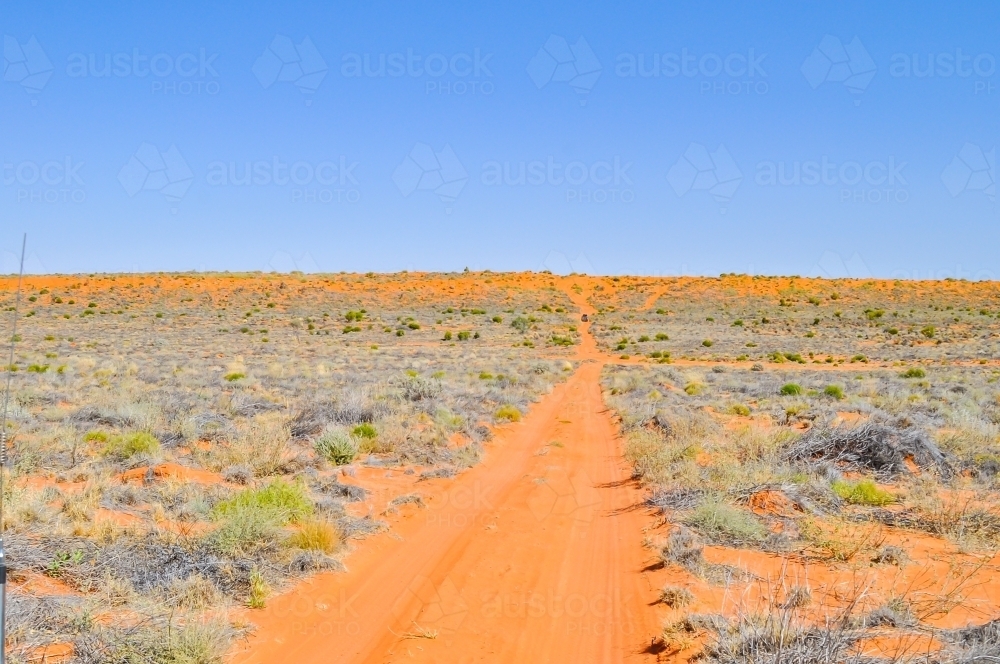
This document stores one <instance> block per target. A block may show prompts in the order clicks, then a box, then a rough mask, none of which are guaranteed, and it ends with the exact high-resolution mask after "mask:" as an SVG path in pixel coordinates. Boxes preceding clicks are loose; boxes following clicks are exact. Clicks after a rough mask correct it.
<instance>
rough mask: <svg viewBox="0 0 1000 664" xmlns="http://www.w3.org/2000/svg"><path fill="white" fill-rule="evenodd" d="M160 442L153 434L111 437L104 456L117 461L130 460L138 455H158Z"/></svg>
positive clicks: (138, 433) (143, 432) (130, 434)
mask: <svg viewBox="0 0 1000 664" xmlns="http://www.w3.org/2000/svg"><path fill="white" fill-rule="evenodd" d="M159 451H160V441H158V440H157V439H156V437H155V436H154V435H153V434H151V433H146V432H145V431H138V432H135V433H129V434H125V435H124V436H111V437H110V438H109V439H108V442H107V443H106V444H105V445H104V450H103V452H102V453H103V454H104V456H107V457H114V458H116V459H130V458H132V457H134V456H135V455H136V454H150V455H152V454H156V453H157V452H159Z"/></svg>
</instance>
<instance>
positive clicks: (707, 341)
mask: <svg viewBox="0 0 1000 664" xmlns="http://www.w3.org/2000/svg"><path fill="white" fill-rule="evenodd" d="M712 343H713V341H712V340H711V339H705V340H704V341H702V342H701V345H702V346H704V347H705V348H711V347H712Z"/></svg>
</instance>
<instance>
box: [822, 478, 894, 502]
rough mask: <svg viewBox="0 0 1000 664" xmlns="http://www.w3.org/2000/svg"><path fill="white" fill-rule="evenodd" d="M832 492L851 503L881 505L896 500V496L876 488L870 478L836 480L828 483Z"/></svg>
mask: <svg viewBox="0 0 1000 664" xmlns="http://www.w3.org/2000/svg"><path fill="white" fill-rule="evenodd" d="M830 488H831V489H833V492H834V493H835V494H837V495H838V496H840V497H841V498H842V499H843V500H845V501H847V502H848V503H851V504H852V505H873V506H877V507H881V506H882V505H888V504H889V503H894V502H896V497H895V496H894V495H892V494H891V493H889V492H888V491H885V490H883V489H880V488H878V486H877V485H876V484H875V482H873V481H872V480H860V481H858V482H848V481H846V480H837V481H835V482H833V483H832V484H831V485H830Z"/></svg>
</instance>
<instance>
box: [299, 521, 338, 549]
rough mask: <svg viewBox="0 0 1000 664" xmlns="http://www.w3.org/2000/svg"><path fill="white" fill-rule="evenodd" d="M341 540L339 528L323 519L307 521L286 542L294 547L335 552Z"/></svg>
mask: <svg viewBox="0 0 1000 664" xmlns="http://www.w3.org/2000/svg"><path fill="white" fill-rule="evenodd" d="M342 542H343V534H342V533H341V532H340V529H339V528H337V526H336V525H335V524H333V523H327V522H325V521H307V522H305V523H303V524H302V526H301V527H300V528H299V529H298V530H296V531H295V532H294V533H292V535H291V537H289V538H288V544H289V545H290V546H292V547H295V548H296V549H303V550H305V551H319V552H320V553H326V554H330V553H334V552H336V551H337V549H339V548H340V545H341V543H342Z"/></svg>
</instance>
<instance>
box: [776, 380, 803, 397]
mask: <svg viewBox="0 0 1000 664" xmlns="http://www.w3.org/2000/svg"><path fill="white" fill-rule="evenodd" d="M779 392H780V393H781V394H782V395H784V396H798V395H800V394H802V386H801V385H799V384H798V383H785V384H784V385H782V386H781V389H780V390H779Z"/></svg>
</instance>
